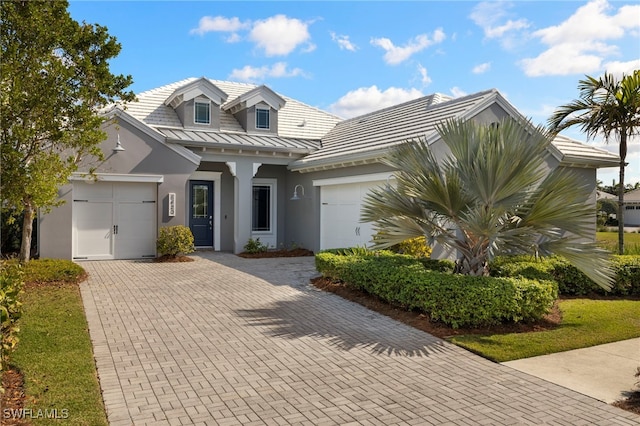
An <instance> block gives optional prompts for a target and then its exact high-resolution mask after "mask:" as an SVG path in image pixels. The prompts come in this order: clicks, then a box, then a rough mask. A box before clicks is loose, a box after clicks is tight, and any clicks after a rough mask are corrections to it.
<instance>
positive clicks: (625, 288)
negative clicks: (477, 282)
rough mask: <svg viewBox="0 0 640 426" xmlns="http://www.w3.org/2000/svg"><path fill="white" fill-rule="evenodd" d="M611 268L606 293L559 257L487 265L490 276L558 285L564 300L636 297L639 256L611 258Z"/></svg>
mask: <svg viewBox="0 0 640 426" xmlns="http://www.w3.org/2000/svg"><path fill="white" fill-rule="evenodd" d="M612 267H613V269H614V271H615V273H616V281H615V283H614V285H613V288H612V289H611V291H610V292H607V291H605V290H604V289H602V288H601V287H600V286H598V285H596V283H594V282H593V281H591V280H590V279H589V278H588V277H587V276H586V275H584V274H583V273H582V272H580V270H578V268H576V267H575V266H573V265H571V264H570V263H569V262H568V261H567V260H565V259H562V258H559V257H549V258H544V259H539V260H536V259H535V258H532V257H530V256H513V257H500V258H496V259H494V261H493V262H492V263H491V275H493V276H496V277H516V276H521V277H524V278H529V279H539V280H553V281H556V282H557V283H558V290H559V292H560V294H563V295H568V296H583V295H588V294H593V293H596V294H606V295H609V296H640V256H633V255H632V256H629V255H627V256H613V257H612Z"/></svg>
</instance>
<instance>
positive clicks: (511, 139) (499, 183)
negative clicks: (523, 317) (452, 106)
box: [361, 120, 611, 288]
mask: <svg viewBox="0 0 640 426" xmlns="http://www.w3.org/2000/svg"><path fill="white" fill-rule="evenodd" d="M438 132H439V133H440V136H441V138H442V140H443V142H444V143H445V144H446V146H447V147H448V148H449V150H450V154H449V155H448V156H447V157H445V158H444V159H442V160H440V161H439V160H438V159H437V158H436V156H435V155H434V152H432V150H431V148H430V146H429V145H428V144H427V143H426V141H424V140H414V141H408V143H404V144H402V145H400V146H399V147H397V148H396V149H395V150H394V151H392V152H391V153H390V155H389V156H388V157H387V158H386V159H385V163H386V164H387V165H389V166H391V167H393V168H394V169H395V170H397V171H396V172H395V173H394V174H395V177H396V186H395V187H394V186H390V185H387V186H386V187H379V188H377V189H374V190H372V191H371V192H370V193H369V194H368V195H367V197H366V198H365V202H364V205H363V209H362V215H361V220H363V221H367V222H374V228H375V229H376V230H377V231H378V233H379V234H378V235H379V236H378V237H377V238H376V239H375V240H374V246H376V247H378V248H385V247H389V246H391V245H393V244H397V243H399V242H401V241H404V240H406V239H409V238H414V237H417V236H425V237H426V238H427V241H428V242H429V244H430V245H433V244H434V243H436V242H437V243H439V244H441V245H442V246H444V247H447V248H450V249H454V250H456V251H457V252H458V253H459V255H460V256H461V258H460V259H459V260H458V266H459V270H460V272H462V273H465V274H469V275H488V273H489V271H488V268H487V264H488V262H489V261H490V260H492V259H493V258H494V257H495V256H497V255H502V254H525V253H530V254H540V255H549V254H552V253H555V254H559V255H563V256H565V257H566V258H567V259H569V261H571V262H572V263H573V264H574V265H575V266H576V267H578V268H579V269H581V270H582V271H583V272H585V273H586V274H587V275H588V276H589V277H590V278H591V279H593V280H594V281H595V282H596V283H597V284H598V285H600V286H602V287H603V288H609V287H610V283H611V279H610V277H611V275H610V268H609V262H608V253H607V252H606V251H605V250H602V249H599V248H598V247H597V246H596V245H595V244H594V243H593V242H591V241H592V239H591V238H588V237H589V236H590V235H591V233H592V232H593V223H592V219H593V206H590V205H588V204H587V203H585V200H587V199H588V197H589V194H590V191H589V188H588V184H585V183H584V182H581V181H580V179H579V178H578V176H577V175H575V174H574V173H572V172H571V171H570V170H568V169H563V168H558V169H556V170H554V171H552V172H550V173H549V172H548V171H546V170H547V169H548V167H547V166H546V165H545V157H546V156H547V155H548V154H547V153H548V151H547V147H548V145H549V143H550V140H551V137H550V135H548V134H547V133H545V130H544V128H542V127H538V128H535V129H534V128H533V126H532V125H530V124H529V123H527V124H526V125H524V126H523V125H522V124H521V123H516V122H515V121H513V120H504V121H502V122H500V123H498V125H497V126H496V125H493V126H490V125H481V124H477V123H475V122H473V121H460V120H451V121H447V122H444V123H442V124H440V125H439V126H438Z"/></svg>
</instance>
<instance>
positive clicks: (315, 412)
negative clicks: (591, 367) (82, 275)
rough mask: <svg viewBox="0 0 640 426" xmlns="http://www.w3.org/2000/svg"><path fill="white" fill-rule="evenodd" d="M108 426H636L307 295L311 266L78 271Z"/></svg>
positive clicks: (228, 259) (614, 412)
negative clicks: (82, 281) (83, 278)
mask: <svg viewBox="0 0 640 426" xmlns="http://www.w3.org/2000/svg"><path fill="white" fill-rule="evenodd" d="M82 265H83V266H84V267H85V269H86V270H87V271H88V272H89V280H88V282H86V283H85V284H83V285H82V286H81V291H82V297H83V301H84V304H85V309H86V313H87V319H88V321H89V328H90V333H91V338H92V340H93V344H94V350H95V357H96V363H97V366H98V374H99V376H100V383H101V386H102V389H103V395H104V401H105V405H106V408H107V414H108V417H109V421H110V423H111V425H127V426H128V425H132V424H135V425H146V424H149V425H173V424H175V425H178V424H189V425H204V424H211V425H216V424H220V425H232V424H242V425H249V424H255V425H262V424H267V425H284V424H308V425H331V424H341V425H343V424H362V425H374V424H381V425H391V424H421V425H424V424H452V425H453V424H455V425H477V424H499V425H503V424H536V425H538V424H543V423H547V424H562V425H581V424H584V425H586V424H602V425H615V424H625V425H632V424H638V417H637V416H636V415H634V414H632V413H628V412H625V411H622V410H619V409H617V408H614V407H611V406H608V405H606V404H604V403H602V402H599V401H597V400H595V399H592V398H590V397H587V396H584V395H582V394H579V393H577V392H574V391H571V390H568V389H566V388H563V387H561V386H558V385H554V384H551V383H549V382H546V381H544V380H542V379H538V378H535V377H532V376H529V375H527V374H525V373H521V372H519V371H516V370H514V369H511V368H508V367H506V366H503V365H500V364H495V363H492V362H489V361H487V360H484V359H483V358H480V357H478V356H476V355H473V354H471V353H470V352H467V351H465V350H463V349H460V348H458V347H455V346H453V345H450V344H447V343H445V342H443V341H441V340H439V339H437V338H435V337H432V336H430V335H429V334H426V333H423V332H421V331H418V330H415V329H413V328H410V327H407V326H405V325H403V324H401V323H398V322H395V321H393V320H391V319H389V318H387V317H384V316H382V315H378V314H376V313H374V312H371V311H369V310H367V309H365V308H363V307H361V306H359V305H356V304H353V303H351V302H348V301H346V300H343V299H341V298H339V297H338V296H335V295H332V294H329V293H324V292H321V291H317V290H315V289H313V287H311V286H310V285H309V284H308V279H309V277H311V276H312V275H313V274H314V273H315V272H314V267H313V258H311V257H309V258H292V259H263V260H246V259H241V258H238V257H236V256H233V255H230V254H221V253H214V252H202V253H199V254H198V256H196V261H195V262H190V263H173V264H157V263H150V262H136V261H109V262H85V263H83V264H82Z"/></svg>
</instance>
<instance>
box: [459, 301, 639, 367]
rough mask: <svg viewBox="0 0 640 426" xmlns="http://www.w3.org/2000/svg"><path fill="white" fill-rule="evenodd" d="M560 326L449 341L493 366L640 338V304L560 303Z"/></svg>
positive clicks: (636, 302)
mask: <svg viewBox="0 0 640 426" xmlns="http://www.w3.org/2000/svg"><path fill="white" fill-rule="evenodd" d="M560 309H561V311H562V314H563V319H562V324H561V325H560V326H559V327H558V328H556V329H553V330H547V331H540V332H533V333H509V334H496V335H489V336H485V335H462V336H455V337H452V338H451V339H450V341H451V342H453V343H455V344H456V345H459V346H462V347H463V348H466V349H468V350H470V351H472V352H475V353H477V354H479V355H481V356H483V357H485V358H488V359H490V360H493V361H496V362H504V361H511V360H514V359H521V358H528V357H532V356H538V355H546V354H550V353H555V352H562V351H567V350H571V349H579V348H585V347H589V346H594V345H599V344H603V343H610V342H616V341H620V340H626V339H631V338H634V337H640V301H635V300H591V299H568V300H562V301H560Z"/></svg>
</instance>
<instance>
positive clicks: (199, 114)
mask: <svg viewBox="0 0 640 426" xmlns="http://www.w3.org/2000/svg"><path fill="white" fill-rule="evenodd" d="M193 108H194V114H193V121H194V122H195V123H197V124H211V104H210V103H209V102H197V101H196V102H195V103H194V106H193Z"/></svg>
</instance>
